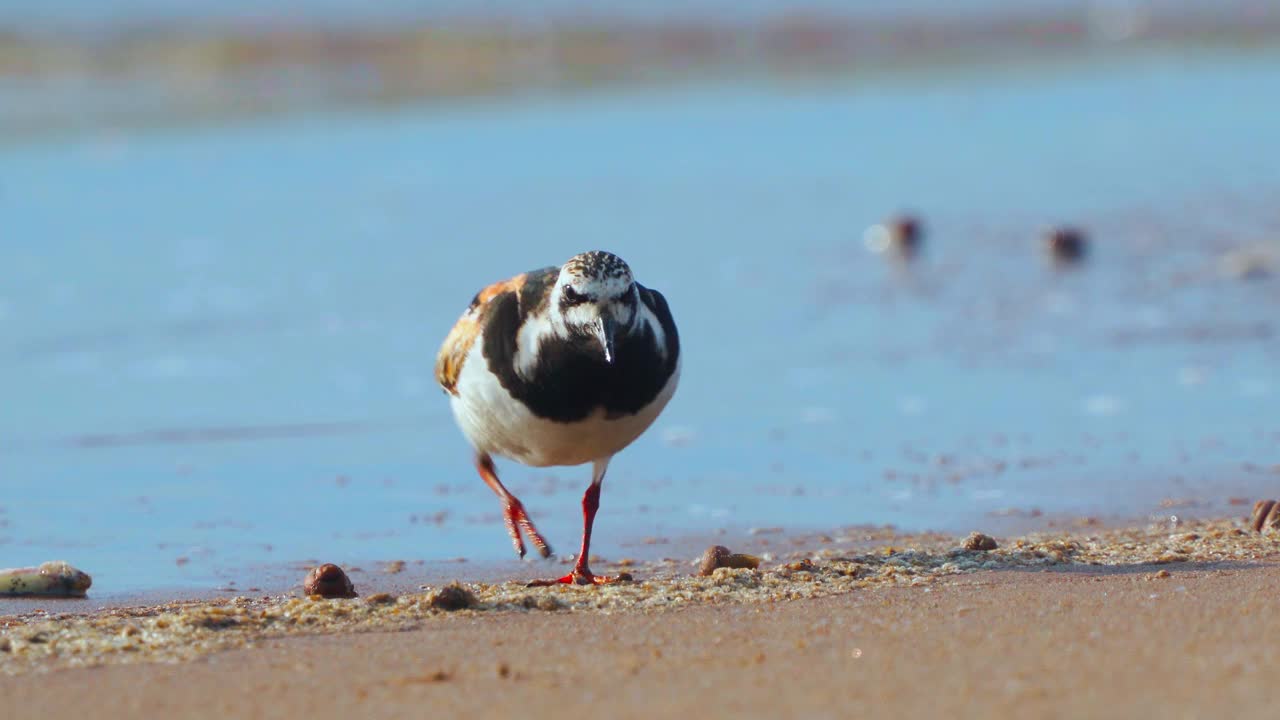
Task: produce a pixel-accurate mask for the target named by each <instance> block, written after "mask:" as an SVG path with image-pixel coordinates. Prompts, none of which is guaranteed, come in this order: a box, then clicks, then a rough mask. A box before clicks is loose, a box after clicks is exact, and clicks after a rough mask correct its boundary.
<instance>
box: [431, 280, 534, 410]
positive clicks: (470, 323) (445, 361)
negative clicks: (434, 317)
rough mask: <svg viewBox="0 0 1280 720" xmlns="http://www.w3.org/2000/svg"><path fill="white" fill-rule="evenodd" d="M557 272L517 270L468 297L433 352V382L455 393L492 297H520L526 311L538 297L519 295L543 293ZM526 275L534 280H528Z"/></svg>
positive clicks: (490, 306) (491, 304)
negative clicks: (457, 316)
mask: <svg viewBox="0 0 1280 720" xmlns="http://www.w3.org/2000/svg"><path fill="white" fill-rule="evenodd" d="M558 271H559V268H555V267H548V268H542V269H540V270H533V271H530V272H526V273H520V274H519V275H516V276H515V277H513V278H509V279H507V280H501V281H499V282H496V283H493V284H492V285H489V286H487V287H485V288H484V289H483V290H481V291H480V292H478V293H476V296H475V297H474V298H472V299H471V304H470V305H468V306H467V309H466V311H465V312H463V313H462V317H460V318H458V322H457V323H455V324H454V326H453V329H452V330H450V331H449V334H448V335H447V336H446V337H445V339H444V344H443V345H441V346H440V352H439V354H438V355H436V382H438V383H440V387H442V388H444V389H445V391H446V392H448V393H449V394H451V395H457V394H458V375H459V374H461V373H462V364H463V363H464V362H465V361H466V359H467V354H468V353H469V352H471V346H472V345H473V344H474V343H475V341H476V338H477V337H479V336H480V332H481V331H482V330H483V329H484V324H485V319H486V317H487V316H488V312H489V310H490V308H492V307H493V305H494V304H495V303H494V302H493V301H494V300H495V299H496V298H500V297H503V296H506V295H514V296H516V298H518V299H519V300H520V302H521V305H522V306H527V307H526V312H527V310H528V308H530V307H532V306H534V305H536V304H537V301H538V300H540V299H541V298H537V299H535V298H531V297H522V296H523V295H530V294H539V295H541V294H543V293H544V291H545V289H546V285H547V283H548V281H549V280H550V281H554V278H555V274H556V273H557V272H558ZM530 278H533V279H534V280H535V282H533V283H530V282H529V280H530ZM526 286H528V287H526Z"/></svg>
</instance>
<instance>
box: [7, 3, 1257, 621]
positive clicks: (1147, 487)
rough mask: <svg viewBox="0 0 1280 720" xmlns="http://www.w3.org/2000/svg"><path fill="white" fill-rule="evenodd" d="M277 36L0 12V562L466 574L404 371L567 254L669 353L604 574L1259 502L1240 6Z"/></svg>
mask: <svg viewBox="0 0 1280 720" xmlns="http://www.w3.org/2000/svg"><path fill="white" fill-rule="evenodd" d="M273 7H274V9H273V10H272V11H270V12H266V11H263V10H261V9H259V8H258V6H257V4H250V3H247V2H230V3H219V4H216V5H215V4H212V3H196V4H179V3H176V2H170V1H168V0H123V1H121V2H115V3H87V2H73V3H44V4H36V3H29V2H14V1H13V0H3V1H0V566H12V565H24V564H35V563H38V562H41V561H43V560H48V559H52V558H55V557H57V558H65V559H67V560H70V561H72V562H73V563H74V564H76V565H77V566H80V567H83V568H84V569H85V570H88V571H89V572H91V573H92V574H93V575H94V576H95V579H96V582H95V588H97V589H98V590H97V591H95V592H96V593H97V594H98V595H106V596H110V595H111V594H113V593H116V594H120V593H129V592H135V591H138V590H142V589H147V588H158V587H187V588H197V589H199V588H210V587H214V586H219V585H222V584H225V583H226V582H227V578H229V577H238V576H241V575H242V574H243V572H244V571H245V569H246V568H262V567H279V566H286V565H289V564H291V563H298V562H302V561H305V560H309V559H316V558H319V559H323V560H326V561H334V562H342V563H371V562H375V561H377V560H380V559H391V558H404V559H421V560H424V561H426V562H428V563H440V562H445V561H448V560H451V559H454V558H459V557H465V558H468V559H469V560H471V561H472V562H473V563H475V562H493V561H504V562H505V561H507V560H508V555H509V553H510V546H509V544H508V541H507V539H506V536H505V533H504V532H503V529H502V524H501V521H500V516H499V509H500V508H499V506H498V503H497V502H496V500H495V499H494V498H493V496H492V495H491V494H490V493H489V491H488V490H487V489H486V488H485V487H484V485H483V484H482V483H480V482H479V480H478V479H477V478H476V477H475V476H474V473H473V470H472V468H471V464H470V457H469V451H468V448H467V447H466V445H465V441H464V440H463V439H462V437H461V435H460V433H459V432H458V431H457V430H456V429H455V427H454V426H453V423H452V419H451V417H450V414H449V411H448V403H447V402H446V399H445V397H444V396H443V395H442V394H441V392H440V391H439V390H438V388H437V387H436V386H435V384H434V380H433V377H432V364H433V361H434V355H435V351H436V349H437V347H438V344H439V342H440V340H441V339H442V338H443V336H444V334H445V332H446V331H447V330H448V328H449V326H450V325H451V324H452V322H453V321H454V320H455V319H456V317H457V315H458V314H459V313H460V312H461V310H462V309H463V308H464V307H465V305H466V303H467V301H468V300H469V299H470V298H471V296H472V294H473V293H474V292H475V291H476V290H477V289H478V288H479V287H481V286H482V285H484V284H486V283H487V282H490V281H492V280H494V279H497V278H499V277H504V276H508V275H511V274H514V273H516V272H519V271H522V270H526V269H530V268H534V267H540V266H543V265H548V264H555V263H559V262H561V261H563V260H564V259H566V258H568V257H569V256H570V255H572V254H574V253H576V252H579V251H582V250H585V249H590V248H603V249H609V250H612V251H615V252H617V253H619V254H621V255H622V256H623V257H625V258H626V259H627V260H628V261H629V262H630V263H631V265H632V267H633V269H634V270H635V272H636V274H637V276H638V277H639V279H640V280H641V282H643V283H646V284H648V285H650V286H652V287H656V288H658V289H660V290H662V291H663V292H664V293H665V294H666V295H667V297H668V299H669V300H670V302H671V305H672V307H673V309H674V311H675V313H676V317H677V320H678V322H679V324H680V328H681V332H682V337H683V341H684V346H685V353H686V355H685V362H684V376H683V383H682V386H681V388H680V391H679V393H678V394H677V396H676V399H675V400H674V401H673V403H672V404H671V406H670V407H669V409H668V410H667V412H666V413H665V415H664V416H663V417H662V418H661V419H660V420H659V422H658V424H657V425H656V426H655V427H654V428H653V429H652V430H651V431H650V432H649V433H648V434H647V435H646V436H644V437H643V438H642V439H641V440H640V441H638V442H637V443H636V444H635V445H634V446H633V447H632V448H631V449H629V450H628V451H627V452H625V453H624V454H622V455H621V456H619V457H618V458H617V460H616V461H615V463H614V465H613V467H612V470H611V475H610V478H609V480H608V482H607V483H606V488H605V493H604V497H603V505H602V510H601V516H600V520H599V521H598V528H599V533H598V535H597V538H598V539H597V544H596V547H597V548H598V552H600V553H602V554H604V555H606V556H611V557H616V556H618V555H620V554H628V553H637V552H642V550H641V549H639V548H643V547H646V546H649V547H651V546H652V544H654V543H661V542H663V541H664V540H665V539H667V538H672V537H685V538H695V539H699V538H701V539H705V538H709V537H711V536H712V535H713V533H714V532H716V531H718V530H721V529H725V530H729V531H734V532H740V531H743V530H745V529H747V528H752V527H773V526H781V527H785V528H788V529H794V530H804V529H827V528H835V527H843V526H855V525H879V524H886V523H891V524H894V525H896V526H898V527H901V528H904V529H928V528H932V529H939V530H944V531H955V532H961V531H967V530H970V529H973V528H975V527H983V528H988V527H998V526H999V524H1000V523H1002V522H1003V523H1007V522H1010V521H1011V520H1018V521H1023V522H1026V523H1029V524H1031V525H1037V524H1038V525H1044V524H1049V523H1071V522H1078V521H1079V519H1080V518H1103V519H1107V518H1124V519H1131V518H1148V517H1158V518H1161V521H1162V522H1167V521H1169V518H1170V517H1171V516H1185V515H1187V514H1196V513H1200V514H1210V515H1223V514H1243V513H1244V512H1245V511H1246V510H1247V508H1244V507H1240V504H1241V503H1244V502H1250V503H1251V502H1252V500H1254V499H1257V498H1259V497H1264V496H1266V497H1271V496H1274V495H1275V490H1274V488H1275V485H1276V483H1277V481H1280V418H1278V417H1277V411H1276V407H1277V405H1276V401H1277V398H1278V397H1280V386H1278V383H1280V373H1277V370H1276V368H1277V360H1278V359H1280V337H1278V336H1277V333H1278V332H1280V328H1278V327H1277V320H1276V315H1277V308H1278V307H1280V281H1277V279H1276V277H1275V274H1276V273H1277V272H1280V209H1278V208H1280V163H1277V162H1276V159H1277V158H1280V133H1277V132H1276V131H1275V126H1276V118H1278V117H1280V10H1277V7H1276V6H1275V4H1274V3H1229V4H1227V5H1222V4H1219V3H1208V2H1205V3H1191V2H1172V1H1170V2H1145V3H1144V2H1132V3H1121V2H1108V3H1078V2H1049V1H1048V0H1045V1H1043V2H1036V3H1030V4H1028V3H1022V2H1018V3H1014V2H1003V1H998V0H990V1H986V2H982V3H978V4H971V5H970V4H967V5H966V8H965V10H964V11H956V10H954V9H953V8H952V6H951V4H949V3H938V2H928V1H920V0H917V1H915V2H911V3H906V4H903V3H893V4H881V3H874V2H870V1H867V2H858V3H852V4H845V3H840V4H837V3H826V4H820V3H809V4H804V5H800V4H784V5H778V4H775V3H760V2H748V3H742V2H735V3H724V2H715V3H706V4H703V5H700V6H698V7H697V8H694V9H689V8H685V7H684V6H677V5H676V4H674V3H665V2H664V3H638V2H635V3H623V4H621V5H617V6H611V7H610V9H609V11H608V12H605V11H603V10H601V9H599V8H588V7H586V6H581V5H571V4H567V3H558V4H552V5H542V4H540V5H538V7H539V8H541V9H540V10H539V11H537V12H534V11H532V10H531V9H530V7H531V6H529V5H522V4H517V3H508V2H490V3H485V4H482V5H472V4H468V5H462V4H454V5H450V4H447V3H437V4H427V5H425V6H419V5H412V6H411V5H410V4H409V3H390V4H388V3H380V4H356V3H354V2H350V3H348V2H343V1H342V0H302V1H301V2H294V3H290V4H288V5H284V6H281V5H274V6H273ZM375 7H376V9H370V8H375ZM677 7H679V11H677ZM904 211H910V212H914V213H917V214H918V216H919V217H920V218H921V219H922V221H923V223H924V226H925V228H926V236H925V241H924V242H925V244H924V250H923V252H922V254H921V256H920V257H919V258H918V259H917V260H916V261H915V262H912V263H909V264H905V265H904V264H902V263H894V262H891V261H889V260H888V259H887V258H886V257H883V256H881V255H878V254H876V253H873V252H870V251H869V248H868V242H867V240H868V239H874V237H875V230H874V226H875V225H876V224H877V223H879V222H881V221H883V220H884V219H885V218H887V217H889V216H890V215H891V214H893V213H896V212H904ZM1061 223H1069V224H1071V225H1074V226H1077V227H1080V228H1083V229H1084V231H1085V232H1086V233H1087V236H1088V238H1089V239H1090V254H1089V255H1088V257H1087V259H1086V261H1085V262H1083V263H1080V264H1079V266H1078V267H1072V268H1060V267H1055V266H1053V265H1052V264H1050V263H1049V262H1048V261H1047V260H1046V257H1045V255H1044V252H1043V245H1042V233H1043V231H1044V229H1045V228H1046V227H1048V226H1052V225H1055V224H1061ZM869 229H870V230H869ZM500 470H501V472H503V474H504V478H505V479H506V480H507V482H508V484H509V486H510V487H511V488H512V489H513V490H514V491H515V492H516V493H517V494H518V495H520V496H522V498H523V499H524V500H525V502H526V504H527V505H528V506H529V507H530V508H531V510H532V512H533V513H534V517H535V519H536V520H537V521H538V522H539V525H540V527H541V528H542V529H543V531H544V533H546V534H547V535H548V536H549V538H550V539H551V540H552V542H553V544H555V545H557V548H558V550H560V551H562V552H570V551H571V550H572V548H574V547H575V546H576V542H577V537H578V532H579V522H580V519H579V509H578V499H579V496H580V493H581V491H582V489H583V488H584V487H585V484H586V482H587V479H588V471H587V470H586V469H585V468H576V469H574V468H559V469H548V470H532V469H528V468H523V467H520V466H517V465H512V464H504V465H502V466H501V468H500ZM1268 493H1269V494H1268ZM704 544H705V543H704ZM660 551H661V550H659V552H660ZM512 562H513V559H512ZM504 567H505V566H504Z"/></svg>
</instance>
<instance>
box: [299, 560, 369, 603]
mask: <svg viewBox="0 0 1280 720" xmlns="http://www.w3.org/2000/svg"><path fill="white" fill-rule="evenodd" d="M302 590H303V592H305V593H306V594H308V595H319V596H320V597H322V598H353V597H355V596H356V587H355V585H353V584H351V578H349V577H347V574H346V573H345V572H343V571H342V568H340V567H338V566H337V565H334V564H333V563H325V564H323V565H321V566H319V567H317V568H315V569H314V570H312V571H311V572H309V573H307V579H306V580H304V581H303V583H302Z"/></svg>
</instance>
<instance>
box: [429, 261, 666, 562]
mask: <svg viewBox="0 0 1280 720" xmlns="http://www.w3.org/2000/svg"><path fill="white" fill-rule="evenodd" d="M679 378H680V339H679V336H678V334H677V332H676V325H675V321H674V320H672V318H671V311H670V310H669V309H668V308H667V301H666V299H665V298H663V297H662V295H661V294H660V293H658V292H657V291H655V290H650V289H648V288H646V287H644V286H643V285H641V284H640V283H638V282H636V281H635V280H634V278H632V275H631V269H630V268H629V267H627V264H626V263H625V262H623V261H622V258H620V257H618V256H617V255H613V254H611V253H607V252H602V251H598V250H597V251H592V252H585V253H582V254H580V255H575V256H573V257H571V258H569V260H568V262H566V263H565V264H564V265H563V266H561V267H547V268H542V269H541V270H533V271H530V272H527V273H523V274H521V275H517V276H515V277H513V278H511V279H510V280H503V281H501V282H496V283H494V284H492V285H490V286H488V287H486V288H484V289H483V290H481V291H480V292H478V293H476V296H475V298H473V299H472V300H471V305H470V306H469V307H468V308H467V310H466V312H464V313H463V314H462V317H461V318H460V319H459V320H458V322H457V324H455V325H454V326H453V329H452V330H451V331H450V332H449V335H448V337H446V338H445V341H444V345H443V346H442V347H441V348H440V354H439V356H438V357H437V359H436V380H438V381H439V383H440V386H441V387H443V388H444V389H445V391H446V392H447V393H448V394H449V395H450V396H451V397H450V402H451V404H452V406H453V415H454V418H455V419H456V420H457V422H458V426H459V427H460V428H461V429H462V433H463V434H464V435H465V436H466V437H467V440H469V441H470V442H471V445H472V447H474V448H475V463H476V469H477V470H478V471H479V472H480V477H481V478H483V479H484V482H485V484H486V485H488V486H489V487H490V489H492V490H493V491H494V492H495V493H497V494H498V497H499V498H501V500H502V504H503V515H504V517H505V518H506V524H507V532H508V533H510V535H511V541H512V543H513V544H514V545H515V548H516V552H517V553H518V554H519V555H520V557H524V555H525V545H524V539H523V538H522V537H521V533H522V532H523V534H525V535H528V537H529V541H530V542H532V543H533V545H534V546H535V547H536V548H537V550H538V552H539V553H540V554H541V555H542V556H543V557H550V555H551V548H550V547H549V546H548V545H547V541H546V540H545V539H544V538H543V537H542V535H541V534H540V533H539V532H538V530H537V528H536V527H534V525H533V522H532V521H531V520H530V519H529V515H528V514H527V513H526V512H525V509H524V505H522V504H521V502H520V500H519V499H517V498H516V496H514V495H512V494H511V492H510V491H508V490H507V489H506V488H505V487H503V485H502V482H501V481H500V480H498V475H497V471H496V470H495V468H494V464H493V456H494V455H499V456H502V457H506V458H510V459H512V460H515V461H517V462H520V463H524V464H525V465H531V466H534V467H547V466H551V465H582V464H585V463H591V464H592V471H591V485H590V486H588V487H587V491H586V492H585V493H584V494H583V496H582V517H583V527H582V549H581V550H580V551H579V552H578V558H577V562H576V563H575V564H574V567H573V572H571V573H569V574H568V575H565V576H564V577H562V578H559V579H558V580H555V581H539V583H538V584H549V583H552V582H561V583H576V584H581V585H588V584H592V583H595V584H600V583H607V582H610V581H612V580H613V578H607V577H603V576H598V575H595V574H593V573H592V572H591V569H590V567H589V566H588V557H589V554H590V550H591V526H592V524H593V522H594V521H595V516H596V509H597V508H599V506H600V485H601V483H602V482H603V481H604V474H605V470H607V469H608V467H609V460H610V459H611V458H612V457H613V456H614V455H615V454H617V453H618V452H619V451H621V450H622V449H623V448H625V447H626V446H628V445H630V444H631V443H632V441H634V440H635V439H636V438H637V437H639V436H640V434H641V433H643V432H644V431H645V430H646V429H648V427H649V426H650V425H651V424H652V423H653V421H654V419H656V418H657V417H658V414H659V413H661V412H662V409H663V408H664V407H666V405H667V402H668V401H669V400H671V396H672V395H673V394H674V393H675V390H676V384H677V382H678V381H679Z"/></svg>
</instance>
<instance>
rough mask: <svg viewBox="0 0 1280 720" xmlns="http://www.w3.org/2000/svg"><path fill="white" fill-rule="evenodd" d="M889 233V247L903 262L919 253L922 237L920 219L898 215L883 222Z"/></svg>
mask: <svg viewBox="0 0 1280 720" xmlns="http://www.w3.org/2000/svg"><path fill="white" fill-rule="evenodd" d="M884 225H885V228H886V229H888V231H889V246H890V247H891V248H893V250H894V252H896V253H897V254H898V256H899V257H901V258H902V259H904V260H910V259H912V258H914V257H915V256H916V255H917V254H918V253H919V252H920V245H921V242H922V240H923V239H924V238H923V235H924V232H923V230H922V226H921V223H920V219H919V218H917V217H916V216H914V215H898V216H896V217H892V218H889V220H887V221H886V222H885V224H884Z"/></svg>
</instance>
